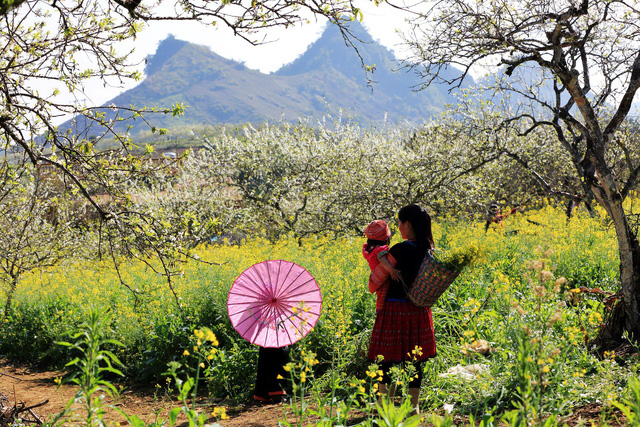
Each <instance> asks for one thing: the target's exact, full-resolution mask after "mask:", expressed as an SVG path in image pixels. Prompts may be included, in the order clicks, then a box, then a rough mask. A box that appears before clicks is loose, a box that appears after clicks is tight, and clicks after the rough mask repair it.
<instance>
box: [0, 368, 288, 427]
mask: <svg viewBox="0 0 640 427" xmlns="http://www.w3.org/2000/svg"><path fill="white" fill-rule="evenodd" d="M63 374H64V372H62V371H43V370H37V369H34V368H31V367H28V366H18V365H14V364H12V363H10V362H8V361H7V360H6V359H2V358H0V395H4V396H5V397H6V401H4V402H5V405H6V406H14V405H18V406H20V405H21V404H24V405H25V406H26V407H28V406H32V405H36V404H40V403H43V402H44V403H43V404H42V405H41V406H38V407H37V408H34V409H33V412H34V413H35V415H36V416H37V417H38V418H40V419H43V420H50V419H51V418H52V417H53V416H55V415H56V414H58V413H60V412H61V411H62V410H63V409H64V408H65V406H66V405H67V404H68V402H69V401H70V400H71V399H73V397H74V395H75V393H76V389H75V388H74V387H73V386H71V385H67V384H62V385H60V386H58V384H56V378H60V377H62V375H63ZM107 403H108V404H110V405H113V406H115V407H116V408H118V409H120V410H122V411H123V412H124V413H126V414H129V415H136V416H138V417H139V418H140V419H142V420H144V421H145V422H153V421H155V420H157V419H158V418H163V419H165V420H166V419H167V416H168V413H169V411H170V410H171V409H173V408H176V407H178V406H180V403H179V402H177V401H176V400H175V399H173V398H172V397H170V396H167V395H162V396H159V395H158V394H157V393H154V392H153V390H143V389H131V390H126V389H125V390H124V391H122V392H121V394H120V396H119V397H118V398H117V399H116V400H115V401H114V400H113V399H108V400H107ZM224 403H225V402H219V403H218V404H221V405H224ZM197 406H198V410H199V411H207V412H208V413H209V412H210V409H211V410H212V409H213V408H214V407H215V406H216V403H214V402H213V401H211V400H209V399H206V398H201V399H198V402H197ZM286 409H287V406H286V405H283V404H269V405H262V404H252V403H250V404H245V405H236V406H231V407H229V406H227V415H228V416H229V419H228V420H224V421H222V422H221V424H222V425H223V426H225V427H227V426H228V427H236V426H237V427H240V426H243V427H262V426H264V427H272V426H277V425H278V420H281V419H283V418H284V416H285V411H286ZM75 412H76V413H77V414H78V416H82V415H83V414H84V412H83V411H82V409H81V408H77V409H76V410H75ZM105 418H106V419H107V420H108V424H110V425H113V426H118V425H128V423H127V422H126V419H125V417H124V416H122V415H120V414H119V413H118V412H117V411H115V410H112V411H108V413H107V415H106V417H105ZM31 419H33V418H31ZM179 420H180V421H182V422H184V421H186V419H181V418H179ZM78 424H80V422H78Z"/></svg>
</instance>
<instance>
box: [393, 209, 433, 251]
mask: <svg viewBox="0 0 640 427" xmlns="http://www.w3.org/2000/svg"><path fill="white" fill-rule="evenodd" d="M398 219H399V220H400V221H402V222H407V221H409V223H410V224H411V227H412V228H413V232H414V234H415V238H416V244H417V245H418V247H419V248H421V249H424V250H425V251H427V250H430V249H433V248H434V244H433V234H431V216H430V215H429V214H428V213H427V211H425V210H424V209H422V208H421V207H420V206H418V205H407V206H404V207H402V208H401V209H400V210H399V211H398Z"/></svg>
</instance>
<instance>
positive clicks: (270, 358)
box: [253, 347, 289, 402]
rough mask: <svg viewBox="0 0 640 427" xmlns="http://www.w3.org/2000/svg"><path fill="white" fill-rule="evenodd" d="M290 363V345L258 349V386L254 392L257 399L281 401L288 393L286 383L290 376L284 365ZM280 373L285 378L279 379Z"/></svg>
mask: <svg viewBox="0 0 640 427" xmlns="http://www.w3.org/2000/svg"><path fill="white" fill-rule="evenodd" d="M287 363H289V347H281V348H264V347H260V349H259V350H258V372H257V375H256V388H255V392H254V394H253V398H254V399H255V400H258V401H261V402H273V401H279V400H280V398H281V397H282V396H283V395H284V394H286V393H285V391H284V384H285V383H286V379H287V377H288V375H287V373H286V372H285V370H284V365H286V364H287ZM278 375H280V376H282V377H283V379H282V380H280V379H278Z"/></svg>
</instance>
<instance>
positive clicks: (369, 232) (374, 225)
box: [364, 219, 391, 241]
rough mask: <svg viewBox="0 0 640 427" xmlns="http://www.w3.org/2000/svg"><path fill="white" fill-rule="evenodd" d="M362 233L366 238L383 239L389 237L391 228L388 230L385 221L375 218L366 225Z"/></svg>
mask: <svg viewBox="0 0 640 427" xmlns="http://www.w3.org/2000/svg"><path fill="white" fill-rule="evenodd" d="M364 234H365V236H367V238H368V239H371V240H382V241H384V240H387V239H388V238H390V237H391V230H389V226H388V225H387V223H386V222H384V221H383V220H381V219H376V220H375V221H372V222H371V223H370V224H369V225H367V227H366V228H365V229H364Z"/></svg>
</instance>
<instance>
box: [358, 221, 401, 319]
mask: <svg viewBox="0 0 640 427" xmlns="http://www.w3.org/2000/svg"><path fill="white" fill-rule="evenodd" d="M364 234H365V236H367V243H365V244H364V246H363V247H362V255H363V256H364V258H365V259H366V260H367V262H368V263H369V268H370V269H371V275H370V276H369V292H371V293H374V292H375V293H376V311H381V310H382V308H383V307H384V300H385V299H386V297H387V292H388V291H389V277H391V278H393V279H394V280H399V279H400V270H396V269H395V268H394V267H395V265H396V260H395V259H394V258H393V256H392V255H391V254H390V253H389V241H390V240H391V230H389V226H388V225H387V223H386V222H384V221H382V220H379V219H376V220H375V221H372V222H371V223H370V224H369V225H367V227H366V228H365V229H364Z"/></svg>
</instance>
